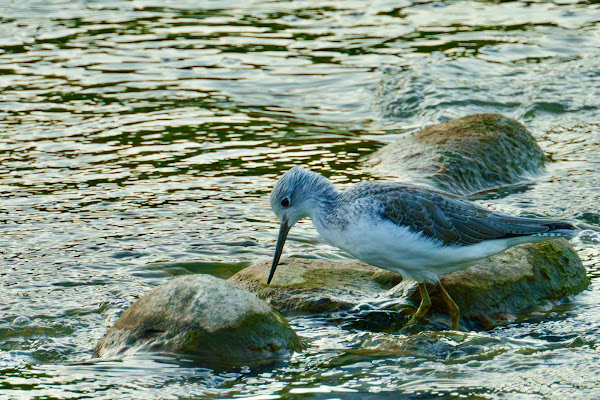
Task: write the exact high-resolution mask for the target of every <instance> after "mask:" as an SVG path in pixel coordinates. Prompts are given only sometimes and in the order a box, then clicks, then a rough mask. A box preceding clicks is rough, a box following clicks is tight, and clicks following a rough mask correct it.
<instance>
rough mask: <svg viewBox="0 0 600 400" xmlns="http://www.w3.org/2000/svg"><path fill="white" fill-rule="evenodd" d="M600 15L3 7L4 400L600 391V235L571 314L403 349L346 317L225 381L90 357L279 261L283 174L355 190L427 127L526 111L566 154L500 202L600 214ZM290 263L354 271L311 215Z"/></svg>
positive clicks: (292, 242)
mask: <svg viewBox="0 0 600 400" xmlns="http://www.w3.org/2000/svg"><path fill="white" fill-rule="evenodd" d="M593 3H595V2H592V1H590V2H576V1H555V2H541V1H540V2H537V1H530V2H484V1H447V2H443V1H435V2H432V1H420V2H419V1H414V2H411V1H402V0H400V1H383V0H381V1H378V0H373V1H352V0H347V1H325V0H323V1H316V0H315V1H308V0H307V1H300V0H298V1H297V0H294V1H238V0H228V1H208V0H204V1H202V0H200V1H198V0H195V1H184V0H180V1H167V0H164V1H151V0H135V1H124V0H106V1H91V0H89V1H83V0H81V1H75V0H72V1H69V0H63V1H59V0H55V1H41V0H40V1H30V0H21V1H7V0H4V1H2V0H0V254H2V257H1V267H0V268H1V269H0V397H1V398H15V399H30V398H43V399H48V398H85V397H88V398H89V397H94V398H106V399H116V398H133V399H144V398H148V399H150V398H164V399H170V398H198V397H205V398H230V397H238V398H254V399H278V398H286V399H289V398H322V399H329V398H339V399H358V398H382V399H396V398H414V399H430V398H479V399H500V398H506V399H564V398H582V399H597V398H600V352H599V350H598V344H599V343H600V289H599V283H600V245H599V244H598V242H597V241H596V242H594V241H593V240H587V241H586V240H581V239H575V240H573V241H572V244H573V245H574V246H575V247H576V248H577V250H578V252H579V254H580V256H581V258H582V260H583V261H584V264H585V265H586V267H587V268H588V272H589V276H590V278H591V280H592V285H591V287H590V289H589V290H588V291H586V292H584V293H583V294H581V295H579V296H577V297H576V298H575V299H573V300H572V301H571V302H568V303H566V304H563V305H559V306H554V307H552V306H548V307H540V308H539V310H535V311H534V312H532V313H530V314H529V315H527V316H525V317H523V318H521V319H519V320H517V321H516V322H515V323H513V324H511V325H508V326H506V327H501V328H497V329H495V330H492V331H489V332H480V333H476V332H469V333H461V334H456V333H452V334H450V333H440V332H432V333H426V334H422V335H417V336H415V337H411V338H406V339H405V341H404V342H403V345H402V346H399V347H398V346H396V347H394V346H388V347H385V346H384V348H389V350H385V351H381V350H380V351H374V350H370V349H373V348H374V347H375V346H376V345H378V344H381V343H384V344H385V343H387V342H393V341H394V336H393V335H387V334H384V333H371V332H363V331H360V330H344V329H341V328H339V327H338V326H337V325H336V324H334V323H332V322H331V321H330V320H329V319H328V318H326V317H322V318H317V317H302V318H296V319H293V320H292V324H293V325H294V327H295V328H296V329H297V331H298V332H299V333H300V334H301V335H302V336H303V337H305V338H306V339H307V341H308V342H309V349H308V351H306V352H305V353H302V354H296V355H294V356H293V357H292V358H291V359H290V360H289V361H288V362H285V363H283V364H281V365H277V366H274V367H272V368H267V369H266V370H256V369H251V368H240V369H237V370H235V371H226V372H214V371H211V370H208V369H203V368H197V367H194V366H193V365H186V363H185V362H184V361H181V360H175V359H170V358H167V357H155V358H144V357H140V358H136V357H132V358H127V359H123V360H110V361H107V360H103V361H97V360H91V359H90V358H91V351H92V349H93V347H94V346H95V344H96V343H97V341H98V340H99V339H100V338H101V337H102V336H103V334H104V333H105V332H106V330H107V329H108V327H109V326H111V324H112V323H114V322H115V321H116V319H117V318H118V315H119V314H120V313H121V312H122V311H123V310H124V309H126V308H127V307H128V306H129V305H130V304H131V302H132V301H134V300H135V299H136V298H138V297H139V296H140V295H141V294H143V293H145V292H146V291H148V290H149V289H150V288H151V287H153V286H155V285H158V284H160V283H163V282H166V281H167V280H168V279H170V278H171V277H173V276H176V275H181V274H190V273H209V274H213V275H216V276H219V277H224V278H227V277H229V276H231V275H232V274H233V273H235V272H236V271H238V270H240V269H241V268H243V267H245V266H247V265H250V264H252V263H254V262H256V261H258V260H264V259H267V258H269V257H271V255H272V251H273V249H274V244H275V239H276V235H277V227H278V225H277V221H276V219H275V217H274V216H273V215H272V213H271V211H270V210H269V207H268V193H269V191H270V188H271V187H272V185H273V183H274V180H275V179H276V177H277V176H278V175H279V174H281V172H282V171H284V170H286V169H288V168H289V167H290V166H292V165H294V164H297V163H303V164H305V165H308V166H310V167H312V168H313V169H315V170H317V171H321V172H323V173H324V174H326V175H328V176H330V177H331V178H332V179H334V180H335V181H336V182H338V183H340V184H348V183H351V182H354V181H358V180H361V179H368V178H369V177H368V176H366V175H365V173H364V172H362V171H361V170H360V165H359V163H358V160H359V159H360V158H361V157H362V156H364V155H367V154H369V153H371V152H373V151H374V150H375V149H377V148H379V147H381V146H382V145H384V144H385V143H387V142H390V141H392V140H394V139H396V138H398V137H399V136H401V135H403V134H405V133H407V132H410V131H412V130H414V129H417V128H419V127H423V126H426V125H429V124H432V123H437V122H439V121H443V120H446V119H450V118H455V117H460V116H463V115H467V114H471V113H476V112H500V113H503V114H505V115H508V116H511V117H513V118H516V119H518V120H519V121H521V122H523V123H524V124H525V125H526V126H527V127H528V128H529V129H530V130H531V131H532V132H533V134H534V135H535V136H536V138H537V139H538V140H539V142H540V145H541V146H542V148H543V149H544V151H545V152H546V153H547V154H549V155H550V156H551V158H552V160H553V161H554V162H553V163H551V164H549V166H548V168H547V172H546V173H545V174H544V175H542V176H541V177H539V179H538V180H537V181H535V182H533V183H531V184H529V185H525V186H522V187H519V188H508V189H502V190H497V191H492V192H489V193H485V194H483V195H479V196H477V198H478V199H480V201H482V202H483V203H485V204H487V205H490V206H491V207H494V208H496V209H499V210H502V211H506V212H510V213H515V214H524V215H532V214H537V215H553V216H557V217H562V218H566V219H570V220H573V221H576V222H577V221H579V222H586V223H590V224H600V212H599V211H598V210H599V204H600V196H599V189H600V150H599V149H600V125H599V121H598V118H597V115H598V113H599V110H600V7H599V6H598V5H597V4H593ZM286 255H287V256H293V255H298V256H299V255H302V256H306V255H308V256H309V257H315V258H340V257H345V255H344V254H342V253H341V252H339V251H338V250H336V249H333V248H331V247H329V246H328V245H326V244H325V243H323V242H322V241H321V240H320V239H319V238H318V236H317V235H316V233H315V231H314V229H313V228H312V226H311V225H310V223H308V222H303V223H300V224H299V226H298V227H296V228H295V229H294V230H292V232H291V235H290V239H289V240H288V245H287V246H286Z"/></svg>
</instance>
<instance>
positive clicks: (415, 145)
mask: <svg viewBox="0 0 600 400" xmlns="http://www.w3.org/2000/svg"><path fill="white" fill-rule="evenodd" d="M545 161H546V157H545V155H544V153H543V152H542V150H541V149H540V147H539V146H538V144H537V143H536V141H535V139H534V138H533V136H532V135H531V133H529V131H528V130H527V129H526V128H525V127H524V126H523V125H521V124H520V123H518V122H517V121H515V120H513V119H510V118H507V117H504V116H502V115H500V114H475V115H469V116H466V117H463V118H459V119H455V120H451V121H445V122H442V123H440V124H437V125H433V126H431V127H429V128H427V129H424V130H421V131H419V132H415V133H414V134H411V135H408V136H406V137H403V138H401V139H399V140H397V141H395V142H393V143H390V144H388V145H387V146H385V147H383V148H381V149H379V150H378V151H377V152H375V153H374V154H372V155H370V156H368V157H367V159H366V160H365V166H366V167H367V168H368V169H369V172H371V173H372V174H373V175H376V176H384V177H394V178H400V179H402V180H404V181H412V182H415V183H421V184H427V185H430V186H433V187H435V188H437V189H440V190H444V191H446V192H449V193H455V194H461V195H465V194H470V193H476V192H479V191H482V190H486V189H491V188H497V187H500V186H505V185H510V184H516V183H519V182H522V181H524V180H527V179H528V178H529V177H530V176H531V175H533V174H536V173H539V172H540V171H541V170H542V169H543V167H544V162H545Z"/></svg>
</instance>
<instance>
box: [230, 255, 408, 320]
mask: <svg viewBox="0 0 600 400" xmlns="http://www.w3.org/2000/svg"><path fill="white" fill-rule="evenodd" d="M270 268H271V263H270V261H264V262H260V263H258V264H254V265H252V266H250V267H248V268H245V269H243V270H241V271H239V272H238V273H237V274H235V275H233V276H232V277H231V278H229V280H230V281H231V282H233V283H235V284H236V285H238V286H239V287H241V288H244V289H248V290H250V291H252V292H253V293H255V294H256V295H257V296H258V297H260V298H261V299H264V300H267V301H268V302H269V303H270V304H271V305H272V306H273V307H274V308H276V309H277V310H279V311H281V312H283V313H287V314H295V313H317V312H331V311H339V310H344V309H349V308H351V307H353V306H355V305H356V304H357V302H362V301H364V299H368V298H374V297H377V296H380V295H381V294H383V293H386V292H387V291H388V290H389V289H391V288H393V287H394V286H395V285H397V284H398V283H400V282H401V281H402V276H401V275H399V274H395V273H393V272H389V271H385V270H382V269H379V268H376V267H372V266H370V265H367V264H364V263H362V262H360V261H355V260H335V261H334V260H307V259H301V258H288V259H283V260H281V261H280V262H279V266H278V267H277V272H276V273H275V276H274V277H273V280H272V281H271V284H270V285H268V286H267V276H268V274H269V270H270Z"/></svg>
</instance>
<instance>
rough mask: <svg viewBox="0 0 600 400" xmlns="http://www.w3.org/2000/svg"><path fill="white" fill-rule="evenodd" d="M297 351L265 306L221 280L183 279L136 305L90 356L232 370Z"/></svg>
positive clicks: (298, 343) (276, 316)
mask: <svg viewBox="0 0 600 400" xmlns="http://www.w3.org/2000/svg"><path fill="white" fill-rule="evenodd" d="M302 348H303V345H302V343H301V341H300V339H299V338H298V336H297V335H296V334H295V332H294V331H293V330H292V329H291V328H290V326H289V324H288V323H287V321H286V320H285V318H283V316H281V314H279V313H278V312H276V311H274V310H273V309H272V308H271V307H270V306H269V305H268V304H267V303H266V302H265V301H263V300H260V299H259V298H257V297H256V296H255V295H253V294H252V293H250V292H248V291H244V290H241V289H239V288H238V287H236V286H234V285H232V284H231V283H229V282H227V281H225V280H223V279H219V278H215V277H213V276H210V275H186V276H182V277H178V278H175V279H172V280H171V281H169V282H167V283H165V284H163V285H160V286H157V287H156V288H154V289H153V290H151V291H150V292H148V293H147V294H145V295H144V296H143V297H141V298H140V299H139V300H138V301H136V302H135V303H134V304H133V305H132V306H131V307H130V308H129V309H127V310H126V311H125V312H124V313H123V315H122V316H121V317H120V318H119V320H118V321H117V322H116V323H115V324H114V326H113V327H112V328H111V329H110V330H109V331H108V333H107V334H106V336H105V337H104V338H103V339H102V340H101V341H100V343H98V345H97V347H96V349H95V350H94V356H95V357H111V356H116V355H122V354H129V353H132V352H136V351H150V352H160V353H175V354H183V355H186V356H190V357H193V358H194V359H196V360H197V361H200V362H202V363H205V364H209V365H232V364H239V363H246V362H258V361H260V360H268V359H273V358H278V357H281V356H285V355H288V354H289V353H291V352H293V351H297V350H301V349H302Z"/></svg>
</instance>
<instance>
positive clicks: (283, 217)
mask: <svg viewBox="0 0 600 400" xmlns="http://www.w3.org/2000/svg"><path fill="white" fill-rule="evenodd" d="M328 192H335V189H334V188H333V184H332V183H331V182H329V180H328V179H327V178H325V177H324V176H323V175H320V174H318V173H316V172H312V171H309V170H307V169H304V168H302V167H294V168H292V169H290V170H289V171H287V172H286V173H285V174H283V175H282V176H281V177H280V178H279V180H278V181H277V183H275V186H274V187H273V191H272V192H271V209H272V210H273V212H274V213H275V215H276V216H277V218H279V221H280V222H281V225H280V227H279V237H278V238H277V246H276V249H275V256H274V257H273V264H272V266H271V272H270V273H269V278H268V279H267V284H269V283H270V282H271V279H273V274H275V269H276V268H277V264H278V263H279V259H280V257H281V252H282V251H283V245H284V244H285V239H286V238H287V234H288V232H289V230H290V229H291V227H292V226H294V224H295V223H296V222H298V221H299V220H301V219H302V218H305V217H308V216H310V215H311V213H312V212H313V211H314V210H316V209H317V208H318V207H319V205H320V202H321V201H322V198H323V195H326V194H327V193H328Z"/></svg>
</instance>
